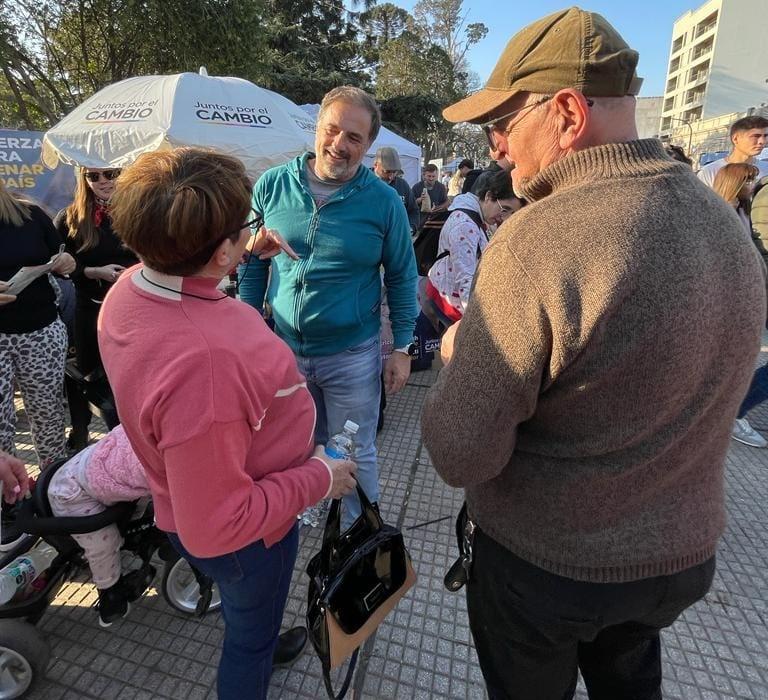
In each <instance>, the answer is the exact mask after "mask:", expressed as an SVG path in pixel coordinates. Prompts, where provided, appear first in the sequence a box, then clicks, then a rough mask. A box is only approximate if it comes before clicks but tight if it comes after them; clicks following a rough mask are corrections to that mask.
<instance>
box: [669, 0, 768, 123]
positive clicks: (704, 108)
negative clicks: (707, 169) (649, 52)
mask: <svg viewBox="0 0 768 700" xmlns="http://www.w3.org/2000/svg"><path fill="white" fill-rule="evenodd" d="M767 79H768V0H708V2H705V3H704V4H703V5H701V6H700V7H698V8H697V9H695V10H690V11H689V12H686V13H685V14H684V15H683V16H682V17H680V18H679V19H678V20H677V21H676V22H675V24H674V26H673V29H672V44H671V48H670V52H669V67H668V71H667V82H666V87H665V91H664V102H663V105H662V113H661V123H660V132H661V135H662V136H665V135H670V134H671V133H673V132H677V131H679V130H680V128H681V127H682V128H683V129H685V128H687V125H692V124H694V123H695V122H697V121H699V120H702V119H704V120H708V119H712V118H715V117H719V116H720V115H725V114H732V113H735V112H744V111H746V110H747V109H748V108H749V107H753V106H759V105H761V103H763V102H768V83H766V80H767Z"/></svg>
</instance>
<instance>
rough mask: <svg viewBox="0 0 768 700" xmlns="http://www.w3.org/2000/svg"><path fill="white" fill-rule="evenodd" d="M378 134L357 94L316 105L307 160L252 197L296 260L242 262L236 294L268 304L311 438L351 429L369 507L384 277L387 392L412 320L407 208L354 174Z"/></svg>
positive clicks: (348, 508)
mask: <svg viewBox="0 0 768 700" xmlns="http://www.w3.org/2000/svg"><path fill="white" fill-rule="evenodd" d="M380 126H381V115H380V113H379V109H378V106H377V105H376V102H375V101H374V99H373V98H372V97H371V96H370V95H368V94H367V93H365V92H363V91H362V90H360V89H358V88H353V87H349V86H344V87H339V88H334V89H333V90H331V91H330V92H329V93H328V94H327V95H326V96H325V97H324V98H323V102H322V104H321V105H320V112H319V114H318V120H317V132H316V137H315V153H305V154H304V155H303V156H300V157H299V158H296V159H295V160H293V161H291V162H290V163H287V164H285V165H281V166H278V167H276V168H272V169H271V170H268V171H267V172H266V173H264V175H262V177H261V178H260V179H259V181H258V182H257V183H256V186H255V187H254V190H253V207H254V209H255V210H256V212H258V213H260V214H261V215H262V216H263V217H264V224H265V226H266V227H267V228H270V229H275V230H276V231H278V232H279V233H280V234H281V235H282V237H283V238H284V239H285V241H286V242H287V243H288V244H289V245H290V246H291V247H292V248H293V249H294V250H295V251H296V253H297V254H298V256H299V259H298V260H293V259H292V258H290V257H289V256H288V255H286V254H284V253H282V254H280V255H278V256H277V257H275V258H273V259H272V261H268V260H265V261H261V260H256V259H254V258H252V259H251V260H250V261H249V263H248V264H247V265H245V266H243V268H242V269H241V276H242V282H241V285H240V295H241V298H242V299H243V300H244V301H246V302H247V303H249V304H251V305H252V306H255V307H256V308H259V309H260V308H262V306H263V304H264V299H265V295H266V299H267V301H268V302H269V304H270V306H271V308H272V314H273V317H274V321H275V331H276V332H277V334H278V335H279V336H280V337H281V338H282V339H283V340H285V342H286V343H288V345H289V346H290V347H291V349H292V350H293V352H294V354H295V355H296V360H297V362H298V364H299V369H300V370H301V371H302V373H303V374H304V376H305V377H306V378H307V384H308V387H309V389H310V391H311V392H312V395H313V397H314V399H315V403H316V405H317V427H316V431H315V439H316V441H317V442H319V443H325V442H326V441H327V440H328V438H329V436H331V435H334V434H335V433H338V432H340V431H341V429H342V427H343V425H344V422H345V421H346V420H352V421H354V422H355V423H357V424H358V425H359V426H360V428H359V430H358V433H357V445H356V446H357V449H356V454H355V461H356V462H357V465H358V481H359V483H360V485H361V486H362V487H363V489H364V491H365V493H366V495H367V496H368V497H369V498H370V499H371V500H372V501H374V502H378V500H379V486H378V470H377V467H376V446H375V440H376V423H377V418H378V409H379V399H380V391H381V385H380V380H379V376H380V374H381V354H380V349H379V330H380V312H379V307H380V303H381V273H380V270H381V269H382V268H383V270H384V284H385V286H386V288H387V298H388V301H389V309H390V321H391V323H392V332H393V335H394V341H395V348H396V351H395V352H393V353H392V355H391V357H390V359H389V360H387V363H386V365H385V367H384V385H385V389H386V391H387V393H390V394H391V393H394V392H397V391H399V390H400V389H402V387H403V386H405V383H406V382H407V381H408V375H409V373H410V357H409V355H408V346H409V345H410V344H411V342H412V340H413V331H414V327H415V323H416V316H417V315H418V305H417V299H416V288H417V279H418V278H417V273H416V263H415V260H414V255H413V245H412V243H411V235H410V228H409V225H408V219H407V216H406V213H405V209H404V208H403V205H402V202H401V201H400V198H399V197H398V195H397V192H395V191H394V190H393V189H392V188H391V187H389V186H388V185H387V184H386V183H384V182H382V181H381V180H380V179H379V178H377V177H376V176H375V175H374V174H373V173H372V172H371V171H370V170H368V168H365V167H364V166H363V165H362V161H363V157H364V156H365V153H366V151H367V150H368V148H369V147H370V144H371V143H372V142H373V140H374V139H375V138H376V136H377V134H378V131H379V128H380ZM270 264H271V275H270ZM268 280H269V284H268ZM359 513H360V506H359V503H358V500H357V497H356V496H348V497H347V498H346V500H345V509H344V520H343V524H344V525H347V526H348V525H349V524H351V522H352V521H353V520H354V518H356V517H357V515H359Z"/></svg>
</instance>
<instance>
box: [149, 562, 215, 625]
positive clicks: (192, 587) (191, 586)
mask: <svg viewBox="0 0 768 700" xmlns="http://www.w3.org/2000/svg"><path fill="white" fill-rule="evenodd" d="M210 583H211V584H212V586H213V587H212V589H211V591H210V595H211V601H210V604H209V605H208V606H207V609H206V610H205V611H204V612H213V611H216V610H218V609H219V608H220V607H221V597H220V596H219V589H218V587H217V586H216V584H215V583H213V582H212V581H211V582H210ZM161 589H162V592H163V597H164V598H165V600H166V601H167V603H168V605H170V606H171V607H172V608H174V609H175V610H178V611H179V612H181V613H184V614H185V615H197V614H199V605H198V604H199V603H200V599H201V593H200V583H199V582H198V579H197V576H195V572H194V571H193V570H192V567H191V566H190V565H189V563H188V562H187V560H186V559H184V558H179V559H177V560H176V561H172V562H168V563H167V564H166V565H165V571H164V572H163V582H162V584H161Z"/></svg>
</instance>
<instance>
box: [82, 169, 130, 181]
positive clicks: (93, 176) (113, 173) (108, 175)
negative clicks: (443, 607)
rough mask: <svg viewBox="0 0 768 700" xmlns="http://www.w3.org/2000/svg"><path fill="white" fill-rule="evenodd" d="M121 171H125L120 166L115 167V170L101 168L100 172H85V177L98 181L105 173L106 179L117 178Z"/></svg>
mask: <svg viewBox="0 0 768 700" xmlns="http://www.w3.org/2000/svg"><path fill="white" fill-rule="evenodd" d="M121 172H123V171H122V170H121V169H120V168H114V169H113V170H99V171H98V172H94V171H88V172H87V173H85V179H86V180H88V182H98V181H99V180H101V176H102V175H103V176H104V179H105V180H116V179H117V178H118V177H120V173H121Z"/></svg>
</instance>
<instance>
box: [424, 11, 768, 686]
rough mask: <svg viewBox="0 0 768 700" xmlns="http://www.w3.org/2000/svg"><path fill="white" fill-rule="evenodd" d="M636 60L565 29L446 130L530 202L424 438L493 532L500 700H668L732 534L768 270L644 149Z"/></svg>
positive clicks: (475, 311) (489, 539) (700, 191)
mask: <svg viewBox="0 0 768 700" xmlns="http://www.w3.org/2000/svg"><path fill="white" fill-rule="evenodd" d="M637 59H638V55H637V53H636V52H635V51H633V50H632V49H630V48H629V47H628V46H627V44H626V43H625V42H624V40H623V39H622V38H621V36H619V34H618V33H617V32H616V30H615V29H614V28H613V27H612V26H611V25H610V24H608V22H606V20H605V19H604V18H602V17H601V16H600V15H597V14H594V13H591V12H584V11H582V10H580V9H578V8H571V9H569V10H563V11H561V12H557V13H555V14H552V15H550V16H548V17H545V18H543V19H541V20H539V21H537V22H534V23H533V24H531V25H529V26H528V27H526V28H524V29H523V30H522V31H520V32H519V33H518V34H516V35H515V36H514V37H513V38H512V39H511V41H510V42H509V44H508V45H507V47H506V49H505V50H504V53H503V54H502V56H501V58H500V59H499V62H498V63H497V65H496V67H495V69H494V70H493V73H492V74H491V76H490V78H489V79H488V82H487V84H486V85H485V87H484V88H483V89H482V90H480V91H479V92H477V93H476V94H474V95H472V96H470V97H468V98H466V99H465V100H462V101H461V102H459V103H457V104H455V105H452V106H450V107H448V108H446V110H445V111H444V115H445V117H446V118H447V119H449V120H451V121H456V122H458V121H469V122H473V123H478V124H482V125H483V126H484V128H485V130H486V134H487V135H488V138H489V145H490V147H491V154H492V156H493V158H494V159H495V160H497V161H498V160H504V161H506V162H508V163H509V164H513V165H514V169H513V170H512V174H511V177H512V179H513V184H514V187H515V191H516V193H517V194H518V195H520V196H522V197H524V198H525V199H527V200H528V201H529V202H530V203H531V205H530V206H527V207H525V208H524V209H522V210H521V211H520V212H519V213H517V214H515V216H514V217H511V218H510V219H509V220H508V221H507V222H506V223H504V224H503V225H502V226H501V228H500V229H499V231H498V232H497V233H496V234H495V236H494V238H493V241H492V242H491V244H490V245H489V247H488V248H487V249H486V251H485V253H484V254H483V259H482V262H481V264H480V268H479V272H478V275H477V277H476V279H475V287H474V290H473V294H472V297H471V298H470V301H469V305H468V307H467V310H466V313H465V315H464V317H463V320H462V322H461V324H459V327H458V332H457V333H455V336H454V335H452V334H451V333H448V334H446V337H445V338H444V339H443V349H444V359H445V360H447V361H448V364H447V365H446V367H445V368H444V369H443V370H442V371H441V373H440V376H439V378H438V380H437V383H436V384H435V385H434V387H433V388H432V389H431V390H430V393H429V394H428V397H427V400H426V403H425V407H424V413H423V417H422V430H423V437H424V443H425V445H426V446H427V448H428V450H429V453H430V456H431V458H432V462H433V464H434V466H435V468H436V469H437V471H438V472H439V473H440V475H441V476H442V477H443V478H444V479H445V481H446V482H448V483H449V484H451V485H453V486H458V487H463V488H464V489H465V490H466V498H467V505H468V512H469V517H470V518H471V520H472V521H473V522H474V523H475V524H476V525H477V531H476V534H475V539H474V547H473V555H474V560H473V564H472V568H471V571H470V574H469V582H468V584H467V600H468V610H469V618H470V625H471V629H472V634H473V637H474V640H475V645H476V648H477V653H478V657H479V659H480V665H481V668H482V671H483V675H484V677H485V680H486V684H487V686H488V691H489V695H490V697H491V698H494V699H496V698H514V699H515V700H527V699H529V698H530V699H533V698H536V699H541V700H550V699H551V700H561V699H562V698H570V697H572V695H573V692H574V689H575V687H576V679H577V669H580V670H581V673H582V675H583V677H584V680H585V683H586V686H587V689H588V691H589V695H590V698H592V699H593V700H594V699H595V698H600V699H606V700H619V699H623V698H633V699H634V700H650V699H658V698H661V661H660V639H659V631H660V630H661V628H663V627H666V626H668V625H670V624H672V623H673V622H674V620H675V619H676V618H677V617H678V616H679V615H680V613H681V612H682V611H683V610H685V608H687V607H688V606H690V605H692V604H693V603H694V602H695V601H697V600H699V599H700V598H701V597H702V596H704V594H705V593H706V591H707V590H708V588H709V586H710V584H711V581H712V576H713V573H714V566H715V550H716V547H717V542H718V540H719V538H720V536H721V534H722V532H723V528H724V524H725V513H724V504H723V463H724V460H725V454H726V451H727V449H728V443H729V438H730V431H731V426H732V424H733V419H734V417H735V415H736V411H737V409H738V407H739V403H740V401H741V399H742V398H743V396H744V393H745V392H746V389H747V386H748V384H749V379H750V376H751V374H752V369H753V367H754V360H755V358H756V355H757V352H758V349H759V343H760V337H761V328H762V325H763V322H764V320H765V308H766V293H765V279H764V270H763V268H762V266H761V264H760V261H759V259H758V255H757V252H756V250H755V249H754V246H753V245H752V244H751V241H750V240H749V237H748V236H747V235H746V234H745V233H743V232H742V231H741V230H740V229H739V221H738V219H737V217H736V216H735V215H734V213H733V211H731V210H730V209H729V207H728V206H727V205H725V203H724V202H722V201H720V200H719V199H718V198H717V196H714V195H713V193H712V192H711V191H710V190H708V188H706V187H705V186H704V185H702V183H700V182H699V181H698V180H697V179H696V177H695V176H694V174H693V173H692V171H691V169H690V168H689V167H687V166H685V165H683V164H681V163H677V162H675V161H673V160H672V159H671V158H669V157H668V156H667V155H666V154H665V152H664V149H663V148H662V145H661V143H660V142H658V141H656V140H638V138H637V131H636V128H635V95H636V94H637V92H638V90H639V87H640V82H641V81H640V80H639V79H638V77H637V75H636V73H635V66H636V64H637ZM455 327H456V326H454V327H453V328H455ZM478 358H482V361H478Z"/></svg>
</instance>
